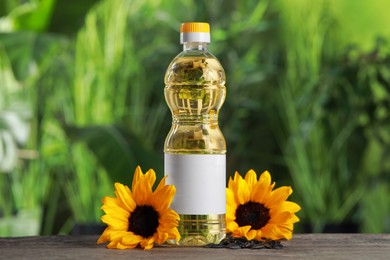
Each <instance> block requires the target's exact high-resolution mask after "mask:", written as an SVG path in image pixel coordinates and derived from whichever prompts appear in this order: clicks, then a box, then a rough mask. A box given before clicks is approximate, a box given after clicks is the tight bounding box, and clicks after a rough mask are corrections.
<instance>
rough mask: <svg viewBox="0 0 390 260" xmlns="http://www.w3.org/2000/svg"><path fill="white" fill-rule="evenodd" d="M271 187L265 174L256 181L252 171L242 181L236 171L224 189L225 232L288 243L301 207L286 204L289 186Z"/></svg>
mask: <svg viewBox="0 0 390 260" xmlns="http://www.w3.org/2000/svg"><path fill="white" fill-rule="evenodd" d="M274 186H275V183H272V184H271V175H270V173H269V172H268V171H265V172H263V173H262V174H261V176H260V178H259V180H258V179H257V176H256V172H255V171H253V170H250V171H248V172H247V174H246V175H245V179H243V178H242V177H241V175H240V174H239V173H238V172H236V173H235V175H234V179H232V178H230V180H229V184H228V188H227V189H226V200H227V201H226V211H227V212H226V225H227V232H228V233H231V235H232V236H233V237H246V238H247V239H248V240H252V239H256V240H263V239H272V240H280V239H288V240H290V239H291V237H292V232H293V228H294V223H296V222H298V221H299V218H298V217H297V216H296V215H295V213H296V212H298V211H299V210H300V209H301V208H300V206H299V205H298V204H296V203H294V202H291V201H286V200H287V198H288V197H289V196H290V195H291V193H292V189H291V187H287V186H283V187H280V188H278V189H275V190H273V188H274Z"/></svg>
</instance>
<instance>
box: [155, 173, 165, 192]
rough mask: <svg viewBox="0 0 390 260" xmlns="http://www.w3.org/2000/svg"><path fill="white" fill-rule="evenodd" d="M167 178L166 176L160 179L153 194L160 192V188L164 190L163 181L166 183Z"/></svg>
mask: <svg viewBox="0 0 390 260" xmlns="http://www.w3.org/2000/svg"><path fill="white" fill-rule="evenodd" d="M167 177H168V176H164V177H163V178H162V179H161V181H160V183H159V184H158V186H157V188H156V190H155V191H154V193H156V192H158V191H159V190H161V189H162V188H164V186H165V181H166V179H167Z"/></svg>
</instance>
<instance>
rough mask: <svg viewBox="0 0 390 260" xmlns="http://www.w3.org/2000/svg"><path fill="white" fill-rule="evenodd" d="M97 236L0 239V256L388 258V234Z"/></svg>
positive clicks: (60, 257)
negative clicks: (184, 243) (277, 245)
mask: <svg viewBox="0 0 390 260" xmlns="http://www.w3.org/2000/svg"><path fill="white" fill-rule="evenodd" d="M97 238H98V237H97V236H74V237H72V236H50V237H20V238H0V259H88V260H89V259H91V260H92V259H126V260H128V259H223V260H226V259H239V260H245V259H370V260H374V259H390V234H380V235H369V234H296V235H294V237H293V239H292V240H291V241H283V242H282V244H283V246H284V247H283V249H260V250H254V249H225V248H224V249H209V248H195V247H154V248H152V249H151V250H149V251H144V250H141V249H130V250H114V249H106V248H105V246H104V245H96V240H97Z"/></svg>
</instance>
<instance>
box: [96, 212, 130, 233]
mask: <svg viewBox="0 0 390 260" xmlns="http://www.w3.org/2000/svg"><path fill="white" fill-rule="evenodd" d="M101 220H102V221H103V223H106V224H107V225H108V226H110V227H111V228H113V229H115V230H127V228H128V226H129V224H128V221H125V220H123V219H120V218H117V217H115V216H112V215H104V216H102V217H101Z"/></svg>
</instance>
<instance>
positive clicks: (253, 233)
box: [245, 229, 257, 240]
mask: <svg viewBox="0 0 390 260" xmlns="http://www.w3.org/2000/svg"><path fill="white" fill-rule="evenodd" d="M256 235H257V230H253V229H252V230H249V231H248V232H247V233H246V235H245V237H246V239H248V240H252V239H255V238H256Z"/></svg>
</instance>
